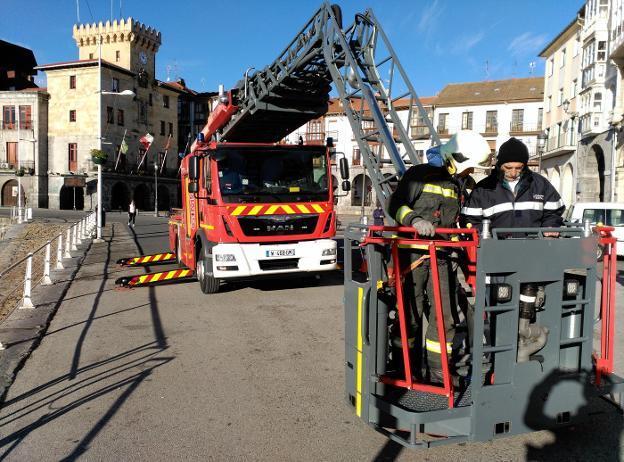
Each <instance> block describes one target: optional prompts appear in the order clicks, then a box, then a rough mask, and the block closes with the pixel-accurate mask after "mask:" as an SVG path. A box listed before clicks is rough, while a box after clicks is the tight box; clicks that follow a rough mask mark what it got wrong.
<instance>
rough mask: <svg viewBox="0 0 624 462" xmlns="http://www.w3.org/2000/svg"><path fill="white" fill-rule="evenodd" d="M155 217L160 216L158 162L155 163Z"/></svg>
mask: <svg viewBox="0 0 624 462" xmlns="http://www.w3.org/2000/svg"><path fill="white" fill-rule="evenodd" d="M154 216H155V217H157V216H158V162H156V161H154Z"/></svg>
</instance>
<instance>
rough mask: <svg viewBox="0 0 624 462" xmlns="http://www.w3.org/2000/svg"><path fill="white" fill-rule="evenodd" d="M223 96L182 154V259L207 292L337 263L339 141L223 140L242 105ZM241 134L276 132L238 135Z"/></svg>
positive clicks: (175, 238)
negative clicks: (334, 157)
mask: <svg viewBox="0 0 624 462" xmlns="http://www.w3.org/2000/svg"><path fill="white" fill-rule="evenodd" d="M221 99H222V101H221V102H220V104H219V105H218V106H217V108H216V110H215V111H214V112H213V113H212V115H211V117H210V119H209V120H208V123H207V124H206V127H205V128H204V130H203V131H202V133H200V134H199V135H198V138H197V140H196V141H195V142H194V143H193V145H192V146H191V152H190V154H188V155H187V156H185V157H184V158H183V159H182V165H181V187H182V209H180V210H177V211H176V213H175V214H174V215H173V216H172V217H171V219H170V221H169V243H170V247H171V250H172V251H174V252H175V255H176V256H177V259H178V262H179V263H181V264H183V265H184V266H186V267H187V268H191V269H194V270H195V275H196V277H197V279H198V281H199V283H200V287H201V290H202V292H204V293H214V292H217V291H218V290H219V286H220V283H221V281H227V280H232V279H241V278H249V277H254V278H255V277H258V276H261V275H277V274H282V273H292V272H308V273H317V272H321V271H328V270H333V269H336V241H335V240H333V239H332V238H333V237H334V235H335V231H336V215H335V213H334V207H333V205H334V188H333V179H332V174H331V152H332V149H331V140H330V143H328V145H304V144H303V143H300V144H294V145H292V144H291V145H289V144H281V143H275V142H254V143H249V142H222V141H219V140H217V139H216V138H218V137H216V136H215V134H216V133H217V132H218V130H220V129H222V128H223V126H224V124H226V123H227V122H229V121H230V120H231V118H232V116H233V115H234V114H237V113H238V111H239V107H238V106H236V105H235V104H234V99H235V94H234V92H232V91H230V92H228V93H227V94H223V95H222V98H221ZM296 123H298V122H296ZM240 136H243V137H247V136H249V137H250V138H249V139H256V140H257V139H258V138H263V137H267V136H268V135H267V133H266V132H264V134H263V136H259V134H256V135H252V134H250V133H245V134H241V135H239V136H232V135H230V138H235V139H236V138H239V137H240ZM252 136H255V137H252ZM274 136H280V134H279V133H278V134H276V135H274ZM342 160H344V158H343V159H342ZM341 167H342V171H343V172H346V173H345V175H348V169H347V167H346V165H341ZM345 187H348V186H346V185H345Z"/></svg>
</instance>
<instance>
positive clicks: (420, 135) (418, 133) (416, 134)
mask: <svg viewBox="0 0 624 462" xmlns="http://www.w3.org/2000/svg"><path fill="white" fill-rule="evenodd" d="M410 128H411V138H412V139H413V140H423V139H428V138H429V137H430V136H431V135H430V133H429V127H427V126H426V125H412V126H411V127H410Z"/></svg>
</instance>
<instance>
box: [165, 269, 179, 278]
mask: <svg viewBox="0 0 624 462" xmlns="http://www.w3.org/2000/svg"><path fill="white" fill-rule="evenodd" d="M175 273H176V272H175V270H173V271H169V272H168V273H167V275H166V276H165V280H167V279H171V278H172V277H173V275H174V274H175Z"/></svg>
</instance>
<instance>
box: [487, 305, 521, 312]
mask: <svg viewBox="0 0 624 462" xmlns="http://www.w3.org/2000/svg"><path fill="white" fill-rule="evenodd" d="M515 309H516V307H515V306H513V305H499V306H486V307H485V308H484V309H483V311H485V312H486V313H505V312H506V311H513V310H515Z"/></svg>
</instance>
